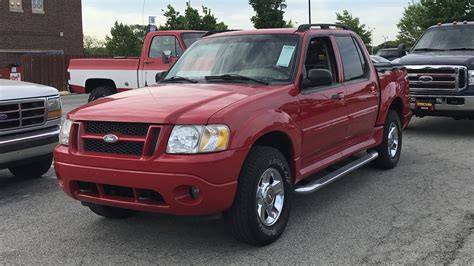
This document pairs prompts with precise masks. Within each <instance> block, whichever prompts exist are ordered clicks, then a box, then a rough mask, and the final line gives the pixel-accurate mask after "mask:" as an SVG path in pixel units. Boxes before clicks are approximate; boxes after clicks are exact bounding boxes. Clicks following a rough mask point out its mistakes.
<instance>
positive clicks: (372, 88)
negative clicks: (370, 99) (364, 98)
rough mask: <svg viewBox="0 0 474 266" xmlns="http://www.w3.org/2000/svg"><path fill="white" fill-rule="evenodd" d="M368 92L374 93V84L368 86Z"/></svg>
mask: <svg viewBox="0 0 474 266" xmlns="http://www.w3.org/2000/svg"><path fill="white" fill-rule="evenodd" d="M370 92H371V93H375V86H374V85H372V86H370Z"/></svg>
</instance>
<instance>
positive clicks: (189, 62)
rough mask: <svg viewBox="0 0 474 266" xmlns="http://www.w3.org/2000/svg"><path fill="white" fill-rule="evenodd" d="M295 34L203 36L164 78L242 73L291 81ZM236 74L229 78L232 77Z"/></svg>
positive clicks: (207, 78) (295, 42)
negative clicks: (204, 37) (205, 37)
mask: <svg viewBox="0 0 474 266" xmlns="http://www.w3.org/2000/svg"><path fill="white" fill-rule="evenodd" d="M298 40H299V36H298V35H290V34H287V35H286V34H279V35H277V34H273V35H240V36H227V37H213V38H207V39H202V40H200V41H199V42H197V43H196V44H195V45H193V46H192V47H191V48H190V49H188V50H187V51H186V52H185V53H184V55H183V56H182V57H181V58H180V59H179V60H178V62H176V64H175V65H174V66H173V68H172V69H171V70H170V71H169V73H168V74H167V75H166V77H165V78H164V79H170V78H173V77H180V78H181V79H182V78H187V79H192V80H199V81H204V80H207V81H208V82H209V81H210V79H209V77H213V79H212V80H213V82H216V81H218V82H219V81H220V82H229V81H230V79H222V80H219V79H217V78H216V76H222V75H234V77H235V76H237V75H238V76H244V77H246V78H251V79H254V81H255V80H258V81H263V82H266V83H271V82H282V81H290V80H291V76H292V75H291V74H292V72H293V69H294V67H295V66H294V65H295V58H296V50H297V47H298ZM235 79H236V78H232V81H235ZM247 81H248V79H247Z"/></svg>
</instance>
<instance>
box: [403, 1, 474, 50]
mask: <svg viewBox="0 0 474 266" xmlns="http://www.w3.org/2000/svg"><path fill="white" fill-rule="evenodd" d="M464 20H468V21H474V3H473V2H472V0H456V1H452V0H436V1H433V0H421V1H416V2H415V1H413V2H411V3H410V4H409V5H408V6H407V7H406V8H405V11H404V12H403V17H402V18H401V20H400V22H399V23H398V24H397V27H398V29H399V34H398V40H399V42H403V43H405V44H407V46H412V45H413V44H414V43H415V42H416V40H417V39H418V38H419V37H420V36H421V34H422V33H423V32H424V31H425V30H426V29H427V28H429V27H430V26H433V25H436V24H437V23H439V22H441V23H451V22H453V21H464Z"/></svg>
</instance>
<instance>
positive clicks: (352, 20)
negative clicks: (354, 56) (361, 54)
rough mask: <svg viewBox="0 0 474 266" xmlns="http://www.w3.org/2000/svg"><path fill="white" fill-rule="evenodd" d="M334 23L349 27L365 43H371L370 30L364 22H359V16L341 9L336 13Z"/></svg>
mask: <svg viewBox="0 0 474 266" xmlns="http://www.w3.org/2000/svg"><path fill="white" fill-rule="evenodd" d="M336 24H340V25H344V26H347V27H349V28H350V29H351V30H353V31H354V32H355V33H357V34H358V35H359V36H360V37H361V38H362V40H363V41H364V43H365V44H366V45H367V44H371V43H372V31H371V30H368V29H366V27H367V26H366V25H365V24H360V20H359V18H358V17H353V16H352V14H351V13H349V11H347V10H343V11H342V13H336Z"/></svg>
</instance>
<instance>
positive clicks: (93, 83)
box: [85, 78, 117, 93]
mask: <svg viewBox="0 0 474 266" xmlns="http://www.w3.org/2000/svg"><path fill="white" fill-rule="evenodd" d="M102 86H107V87H111V88H113V89H114V90H115V92H117V86H116V85H115V82H114V81H113V80H111V79H101V78H90V79H87V80H86V84H85V88H86V93H91V91H92V90H93V89H95V88H97V87H102Z"/></svg>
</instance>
